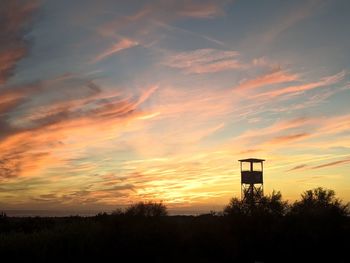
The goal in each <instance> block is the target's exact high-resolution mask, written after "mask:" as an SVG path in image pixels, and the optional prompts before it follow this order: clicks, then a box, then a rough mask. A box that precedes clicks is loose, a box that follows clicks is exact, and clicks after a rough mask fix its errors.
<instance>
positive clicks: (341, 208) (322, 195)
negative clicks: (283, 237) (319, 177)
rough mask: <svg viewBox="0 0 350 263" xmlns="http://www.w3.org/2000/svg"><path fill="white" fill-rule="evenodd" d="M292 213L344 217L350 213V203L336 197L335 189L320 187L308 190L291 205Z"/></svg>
mask: <svg viewBox="0 0 350 263" xmlns="http://www.w3.org/2000/svg"><path fill="white" fill-rule="evenodd" d="M290 214H291V215H300V216H317V217H320V216H322V217H329V216H332V217H344V216H348V215H349V204H343V203H342V201H341V200H340V199H338V198H336V197H335V192H334V191H333V190H329V189H324V188H322V187H318V188H315V189H312V190H307V191H305V192H304V193H303V194H302V195H301V200H300V201H296V202H295V203H294V204H293V206H292V207H291V211H290Z"/></svg>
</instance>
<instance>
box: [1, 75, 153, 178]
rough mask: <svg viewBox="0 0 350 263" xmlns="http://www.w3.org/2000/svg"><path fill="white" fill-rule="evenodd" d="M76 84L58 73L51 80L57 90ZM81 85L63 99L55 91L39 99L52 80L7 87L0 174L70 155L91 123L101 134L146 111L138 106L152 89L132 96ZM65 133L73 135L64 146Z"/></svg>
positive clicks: (12, 173)
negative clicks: (46, 98)
mask: <svg viewBox="0 0 350 263" xmlns="http://www.w3.org/2000/svg"><path fill="white" fill-rule="evenodd" d="M55 82H57V81H55ZM49 84H50V85H49ZM79 84H80V81H78V82H76V80H75V79H62V80H60V81H58V83H56V85H59V87H60V88H61V90H64V89H66V90H72V87H74V85H79ZM47 85H48V86H47ZM85 85H86V89H85V91H84V90H83V89H82V88H81V87H80V94H79V93H78V94H74V93H71V94H70V96H71V97H70V98H68V97H67V95H68V94H69V92H66V93H65V100H61V98H59V97H58V98H55V99H54V100H53V101H50V103H47V101H41V100H40V95H42V93H44V94H46V96H48V95H50V92H52V89H51V88H52V87H53V82H52V81H48V82H42V83H41V85H33V87H32V88H30V87H29V88H28V87H26V88H21V87H17V88H16V89H15V90H16V92H12V90H9V91H8V92H7V95H6V94H5V95H6V96H7V98H8V100H9V101H10V102H9V103H7V105H5V106H4V107H3V109H2V118H1V126H2V130H1V134H0V135H1V138H2V140H1V142H0V147H1V149H2V152H1V154H0V178H10V177H18V176H20V175H22V173H25V174H26V175H27V176H28V175H30V174H32V173H33V172H35V171H37V170H38V169H41V168H45V169H46V168H48V167H50V166H51V165H53V164H57V163H64V162H65V161H64V160H65V159H67V158H69V156H70V155H73V156H75V155H76V153H74V152H72V153H70V154H68V152H69V148H71V147H76V146H78V145H79V147H81V146H82V145H84V144H85V145H86V141H85V142H84V139H82V140H79V139H78V138H79V137H80V138H83V137H84V136H92V135H93V134H94V133H95V132H96V128H97V126H104V127H106V128H105V133H106V134H105V136H102V137H103V139H104V140H106V139H108V137H109V136H111V134H109V133H110V132H111V130H113V129H116V126H118V125H119V124H120V123H123V122H124V121H130V120H137V119H138V118H139V117H142V116H143V115H144V114H145V115H149V113H148V112H145V113H143V111H142V110H141V109H140V108H139V106H140V105H141V104H142V103H143V102H144V101H146V100H147V99H148V98H149V96H151V94H152V93H153V92H154V90H155V88H153V87H151V88H150V89H146V90H145V91H144V92H142V93H141V94H137V95H136V96H135V95H134V96H128V95H127V94H124V95H123V94H120V92H116V93H106V92H103V91H102V89H101V88H100V87H98V86H97V85H96V84H94V83H93V82H91V81H90V80H87V81H86V82H85ZM82 91H83V92H82ZM5 95H2V96H5ZM33 95H36V96H33ZM51 95H52V94H51ZM24 97H25V98H26V100H25V101H24ZM30 98H31V99H30ZM36 99H37V100H36ZM32 100H34V101H32ZM24 102H25V103H24ZM13 115H16V117H15V118H13V117H12V116H13ZM97 124H98V125H97ZM96 125H97V126H96ZM114 132H116V131H114ZM78 134H79V136H78V137H77V135H78ZM99 136H101V132H100V134H99ZM71 138H76V141H75V143H70V145H69V147H68V146H67V145H66V144H65V143H64V141H65V140H67V139H71ZM62 150H63V151H64V152H65V153H66V154H64V158H63V159H62V158H58V156H57V152H60V151H62ZM67 151H68V152H67ZM53 156H55V157H53Z"/></svg>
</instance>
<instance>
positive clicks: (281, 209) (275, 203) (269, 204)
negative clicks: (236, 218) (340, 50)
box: [224, 191, 288, 216]
mask: <svg viewBox="0 0 350 263" xmlns="http://www.w3.org/2000/svg"><path fill="white" fill-rule="evenodd" d="M287 209H288V204H287V202H285V201H282V194H281V192H279V191H278V192H275V191H273V192H272V194H271V195H268V196H262V197H259V198H258V199H257V200H255V202H254V203H252V202H250V200H246V199H243V200H239V199H238V198H232V199H231V201H230V203H229V204H228V205H227V206H226V207H225V208H224V215H256V214H265V215H274V216H283V215H285V213H286V211H287Z"/></svg>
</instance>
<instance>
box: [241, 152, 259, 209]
mask: <svg viewBox="0 0 350 263" xmlns="http://www.w3.org/2000/svg"><path fill="white" fill-rule="evenodd" d="M264 161H265V160H263V159H255V158H249V159H242V160H239V162H240V165H241V198H242V200H246V201H248V202H249V203H252V204H253V203H256V202H258V200H259V199H260V198H261V197H262V196H263V195H264V180H263V168H264V167H263V162H264Z"/></svg>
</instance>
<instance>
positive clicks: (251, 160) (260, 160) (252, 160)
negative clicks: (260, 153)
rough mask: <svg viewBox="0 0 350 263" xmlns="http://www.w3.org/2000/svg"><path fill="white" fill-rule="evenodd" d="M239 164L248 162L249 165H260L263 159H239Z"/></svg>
mask: <svg viewBox="0 0 350 263" xmlns="http://www.w3.org/2000/svg"><path fill="white" fill-rule="evenodd" d="M238 161H240V162H249V163H261V162H264V161H265V160H264V159H256V158H248V159H241V160H238Z"/></svg>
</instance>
